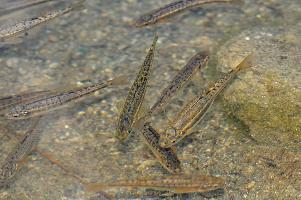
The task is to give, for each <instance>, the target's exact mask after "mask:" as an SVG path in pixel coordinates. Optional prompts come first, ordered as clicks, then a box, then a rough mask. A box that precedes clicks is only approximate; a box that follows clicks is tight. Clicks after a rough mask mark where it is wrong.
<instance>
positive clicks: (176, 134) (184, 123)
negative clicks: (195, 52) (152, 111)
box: [160, 55, 251, 148]
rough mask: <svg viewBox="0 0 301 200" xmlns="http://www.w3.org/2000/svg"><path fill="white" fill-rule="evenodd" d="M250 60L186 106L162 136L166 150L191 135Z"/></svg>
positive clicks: (243, 62) (162, 143) (161, 139)
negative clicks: (218, 97) (193, 128)
mask: <svg viewBox="0 0 301 200" xmlns="http://www.w3.org/2000/svg"><path fill="white" fill-rule="evenodd" d="M250 58H251V56H250V55H249V56H247V57H246V58H245V59H244V60H243V61H242V62H241V63H240V64H239V65H238V66H237V67H236V68H235V69H232V70H231V71H230V72H228V73H227V74H225V75H224V77H222V78H221V79H219V80H217V81H216V82H215V83H214V84H213V85H212V86H210V87H208V88H207V89H206V90H204V91H203V92H202V93H201V94H200V95H198V96H196V97H195V98H194V99H193V100H192V101H191V102H189V103H188V104H187V105H186V106H184V108H183V109H181V111H180V112H179V113H178V114H177V116H176V117H175V118H174V120H172V123H171V127H172V128H169V129H168V130H166V132H165V133H164V135H163V134H162V135H161V138H160V145H161V146H162V147H165V148H166V147H171V146H173V145H174V144H176V143H177V142H179V141H181V140H182V139H183V138H184V137H186V136H187V135H189V130H190V129H191V128H192V127H193V126H194V125H195V124H197V123H198V122H199V121H200V120H201V119H202V117H204V115H205V113H206V112H207V110H208V109H209V107H210V106H211V104H212V103H213V101H214V100H215V99H216V97H217V96H218V94H220V93H221V91H222V90H223V89H224V88H225V87H226V86H227V85H228V84H229V82H230V81H231V80H232V79H233V78H234V77H235V75H236V74H237V72H239V71H240V70H241V69H242V68H243V67H246V66H249V65H250V63H249V62H250Z"/></svg>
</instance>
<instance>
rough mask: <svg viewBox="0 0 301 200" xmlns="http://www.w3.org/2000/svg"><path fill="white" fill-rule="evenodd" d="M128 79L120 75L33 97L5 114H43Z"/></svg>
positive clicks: (26, 116)
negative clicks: (83, 85)
mask: <svg viewBox="0 0 301 200" xmlns="http://www.w3.org/2000/svg"><path fill="white" fill-rule="evenodd" d="M126 81H127V80H126V77H125V76H120V77H117V78H115V79H113V80H109V81H104V82H99V83H96V84H93V85H90V86H85V87H80V88H77V89H74V90H70V91H66V92H59V93H51V94H49V95H44V96H42V97H38V98H35V99H32V100H31V101H28V102H25V103H21V104H17V105H16V106H14V107H12V108H11V109H10V110H9V111H8V112H7V113H6V114H5V116H6V118H7V119H14V120H18V119H26V118H30V117H35V116H39V115H43V114H44V113H45V112H48V111H51V110H54V109H58V108H60V107H61V106H62V105H65V104H67V103H69V102H72V101H75V100H77V99H79V98H80V97H83V96H86V95H89V94H92V93H93V92H96V91H98V90H101V89H103V88H106V87H108V86H111V85H121V84H124V83H125V82H126Z"/></svg>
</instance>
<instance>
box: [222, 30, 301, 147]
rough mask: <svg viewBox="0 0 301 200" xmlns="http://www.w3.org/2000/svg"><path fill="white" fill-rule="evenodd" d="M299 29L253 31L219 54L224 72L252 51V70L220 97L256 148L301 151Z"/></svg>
mask: <svg viewBox="0 0 301 200" xmlns="http://www.w3.org/2000/svg"><path fill="white" fill-rule="evenodd" d="M300 27H301V26H300V25H297V26H294V27H285V28H255V29H251V30H246V31H244V32H242V33H241V34H239V35H238V36H236V37H234V38H233V39H231V40H229V41H228V42H227V43H226V44H225V45H223V46H222V47H221V49H220V51H219V52H218V55H217V57H218V58H217V59H218V63H219V64H218V70H221V71H223V72H226V71H228V70H229V69H230V67H234V66H236V65H237V63H239V62H240V61H241V60H242V59H243V58H244V57H245V56H246V55H247V54H249V53H250V52H254V53H255V57H254V59H253V65H254V66H253V67H252V68H250V69H245V70H243V71H241V72H240V73H239V75H238V77H239V79H236V80H234V81H233V83H232V84H231V85H230V86H229V88H228V89H227V90H226V91H225V93H224V105H225V108H226V110H227V111H228V112H229V113H230V114H231V115H233V116H234V117H235V118H236V119H239V120H240V121H241V122H242V123H243V124H244V125H246V126H247V127H248V128H249V130H248V131H249V133H248V134H250V135H251V136H252V137H253V138H254V139H255V140H256V141H257V142H259V143H260V144H267V145H272V146H281V147H286V148H289V149H293V150H298V151H301V35H300V33H301V28H300Z"/></svg>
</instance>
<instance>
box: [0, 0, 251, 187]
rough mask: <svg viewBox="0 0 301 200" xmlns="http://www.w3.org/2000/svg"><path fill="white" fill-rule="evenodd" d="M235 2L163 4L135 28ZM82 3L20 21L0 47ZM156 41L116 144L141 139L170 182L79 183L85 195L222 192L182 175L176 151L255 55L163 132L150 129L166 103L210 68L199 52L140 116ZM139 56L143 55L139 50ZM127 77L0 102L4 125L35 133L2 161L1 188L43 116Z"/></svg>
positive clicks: (213, 182) (199, 177) (204, 179)
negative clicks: (26, 126)
mask: <svg viewBox="0 0 301 200" xmlns="http://www.w3.org/2000/svg"><path fill="white" fill-rule="evenodd" d="M48 1H49V0H40V1H36V2H32V3H25V4H24V5H16V6H13V7H10V8H9V9H7V10H6V12H13V11H15V10H20V9H26V8H28V7H31V6H35V5H39V4H44V3H47V2H48ZM233 2H236V1H235V0H180V1H177V2H174V3H170V4H167V5H165V6H163V7H161V8H158V9H155V10H153V11H150V12H148V13H146V14H144V15H142V16H140V17H139V18H137V20H136V21H135V22H134V25H135V26H136V27H144V26H148V25H153V24H156V23H157V22H159V21H161V20H162V19H165V18H166V17H169V16H172V15H174V14H177V13H180V12H181V11H184V10H187V9H190V8H193V7H199V6H201V5H204V4H211V3H233ZM84 3H85V0H78V1H75V2H73V3H71V4H70V5H69V6H67V7H66V8H64V9H61V10H54V11H50V12H49V13H48V14H46V15H41V16H36V17H33V18H30V19H24V20H22V21H19V22H16V23H15V24H12V25H9V26H6V27H0V42H4V41H6V40H9V39H10V38H13V37H16V36H18V35H20V34H23V33H26V32H27V31H28V30H31V29H33V28H35V27H37V26H39V25H41V24H43V23H46V22H48V21H50V20H53V19H55V18H57V17H60V16H62V15H64V14H66V13H69V12H71V11H74V10H75V9H76V8H80V7H82V6H83V4H84ZM158 38H159V37H158V35H157V34H155V35H154V38H153V41H152V44H151V45H150V48H149V50H148V53H147V54H146V56H145V58H144V60H143V62H142V64H141V66H140V68H139V69H137V71H138V72H137V75H136V78H135V79H134V81H133V83H132V84H131V87H130V89H129V91H128V94H127V97H126V98H125V101H124V104H123V107H122V109H121V111H120V113H119V116H118V119H117V122H116V130H115V133H114V135H115V137H116V138H118V139H119V141H120V142H122V143H125V142H127V140H126V139H127V138H128V137H129V135H130V134H131V133H135V136H138V135H139V137H140V138H141V140H142V141H143V142H144V143H145V145H146V146H147V147H148V148H149V150H150V152H151V153H152V154H153V156H154V158H156V159H157V161H158V163H160V165H161V166H162V167H163V168H162V169H164V170H166V171H165V172H166V173H169V174H170V175H168V176H159V177H158V176H157V177H145V178H138V179H133V180H118V181H112V182H110V183H90V182H87V181H83V180H81V183H82V184H83V185H84V187H85V189H86V190H87V191H90V192H97V191H102V190H106V189H111V188H116V187H117V188H121V187H125V188H139V187H141V188H151V189H154V190H163V191H169V192H173V193H194V192H208V191H212V190H216V189H221V188H224V186H225V184H226V182H225V179H224V178H222V177H215V176H212V175H204V174H184V173H183V171H182V166H181V159H179V158H178V157H177V153H176V151H175V149H174V145H175V144H177V143H178V142H180V141H182V140H184V139H185V137H186V136H187V135H189V134H191V133H192V129H193V127H194V126H195V125H197V124H198V123H199V122H200V121H201V119H202V118H203V117H204V116H205V114H206V112H208V110H209V108H210V106H211V105H212V104H213V102H214V100H215V99H216V98H217V97H218V95H219V94H220V93H221V92H222V91H223V89H224V88H225V87H226V86H227V85H229V84H230V82H231V81H233V79H234V78H235V75H236V74H237V73H238V72H239V71H241V70H242V69H247V68H248V67H251V66H252V59H253V54H250V55H248V56H246V57H245V58H244V59H242V61H241V62H240V63H239V64H238V65H237V66H233V69H232V70H230V71H229V72H228V73H226V74H224V75H223V76H222V77H221V78H220V79H218V80H217V81H216V82H214V83H213V84H212V85H210V86H209V87H207V88H205V89H204V90H203V91H201V92H200V93H199V95H197V96H195V97H194V98H193V99H192V100H189V101H188V103H187V104H186V105H185V106H183V108H181V109H180V110H179V111H178V113H177V114H176V115H175V117H174V118H173V119H172V120H171V121H170V122H168V119H166V121H167V123H166V124H168V127H167V129H165V130H164V131H158V130H157V129H156V127H154V126H153V124H152V119H153V117H154V116H156V115H158V114H159V113H160V112H162V111H163V110H164V109H166V106H167V105H168V104H169V103H170V101H171V99H172V98H174V97H176V94H177V93H178V92H179V91H180V90H181V89H183V88H185V87H186V86H187V85H188V83H189V82H190V81H191V80H192V78H193V77H194V76H195V74H197V73H200V72H201V71H202V70H203V69H204V68H205V67H206V66H207V63H208V60H209V59H210V58H209V57H210V55H208V54H207V53H205V52H198V53H196V54H195V55H192V56H191V58H190V59H189V60H188V61H187V64H186V65H185V66H184V67H182V69H181V70H179V72H178V73H177V74H176V75H175V76H174V78H173V79H172V80H171V81H170V82H169V84H168V86H167V87H166V88H164V89H163V90H162V91H161V93H160V96H159V97H158V99H157V101H156V102H155V103H154V104H153V106H151V107H150V108H148V110H147V112H146V113H143V112H142V109H141V107H142V104H143V102H144V101H145V98H146V96H145V94H146V90H147V88H148V87H149V85H148V82H149V80H150V79H151V78H153V77H152V69H153V68H154V67H155V66H153V65H154V62H153V61H154V58H155V55H156V54H155V52H156V45H157V41H158ZM141 50H143V49H141ZM127 84H128V79H127V77H126V76H123V75H120V76H117V77H116V78H114V79H112V80H105V81H98V82H97V83H95V84H91V85H88V86H83V87H76V88H73V89H70V90H63V89H60V88H58V89H60V90H59V91H56V90H43V89H41V90H37V91H28V92H23V93H20V94H12V95H7V96H4V97H2V98H0V111H1V113H2V114H3V116H5V117H6V118H7V119H8V120H23V119H31V118H33V119H35V120H36V121H35V124H34V125H33V127H32V128H31V129H30V130H29V131H28V132H27V133H26V134H25V136H24V137H23V138H22V139H21V140H20V141H19V142H18V143H17V145H16V146H15V148H13V149H12V150H11V152H10V153H9V154H8V156H7V158H6V159H5V160H4V162H3V164H2V165H1V169H0V188H1V187H4V186H7V185H10V184H11V182H12V180H13V179H14V178H16V174H17V172H18V171H19V169H20V167H21V166H22V165H21V164H22V162H23V160H24V159H25V158H26V157H27V156H28V155H30V153H31V152H32V151H34V150H35V148H36V146H37V143H38V141H39V138H40V134H39V132H38V131H36V130H35V129H36V126H37V124H38V123H39V121H40V120H41V118H42V117H43V116H44V115H47V114H50V113H51V111H53V110H56V109H61V108H62V107H64V106H65V105H68V104H70V103H71V102H77V101H79V100H80V99H83V98H84V97H86V96H88V95H90V94H92V93H94V92H96V91H99V90H105V89H106V88H108V87H109V86H120V85H121V86H122V85H127Z"/></svg>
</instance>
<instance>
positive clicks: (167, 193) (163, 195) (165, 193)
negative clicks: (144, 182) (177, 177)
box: [160, 191, 175, 197]
mask: <svg viewBox="0 0 301 200" xmlns="http://www.w3.org/2000/svg"><path fill="white" fill-rule="evenodd" d="M174 195H175V193H174V192H171V191H165V192H163V193H162V194H160V196H161V197H172V196H174Z"/></svg>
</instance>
